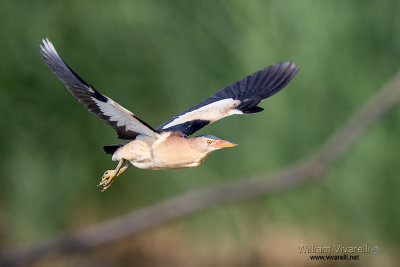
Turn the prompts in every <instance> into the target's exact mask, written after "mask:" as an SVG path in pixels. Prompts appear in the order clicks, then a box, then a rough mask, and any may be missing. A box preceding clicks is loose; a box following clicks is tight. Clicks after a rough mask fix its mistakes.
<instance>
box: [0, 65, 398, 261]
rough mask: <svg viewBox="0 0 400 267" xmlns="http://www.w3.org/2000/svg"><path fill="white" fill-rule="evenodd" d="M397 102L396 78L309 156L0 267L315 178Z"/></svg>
mask: <svg viewBox="0 0 400 267" xmlns="http://www.w3.org/2000/svg"><path fill="white" fill-rule="evenodd" d="M399 99H400V73H398V74H397V75H396V76H395V77H394V78H393V79H392V80H391V82H390V83H388V84H387V85H386V86H385V87H384V88H383V89H382V90H380V91H379V92H378V93H377V94H376V95H375V96H374V97H373V98H372V99H371V100H370V101H369V102H368V103H367V104H366V105H365V106H364V107H362V108H361V109H359V110H358V111H356V112H355V113H354V114H353V115H352V116H351V117H350V118H349V119H348V120H347V122H346V123H345V124H344V125H343V126H342V127H341V128H340V129H339V130H338V131H337V132H336V133H334V134H333V135H332V136H331V137H330V138H329V139H328V140H327V141H326V142H325V143H324V144H323V145H322V146H321V147H320V148H319V149H318V150H317V151H316V152H315V153H314V154H313V155H311V156H310V157H308V158H307V159H305V160H303V161H300V162H299V163H297V164H294V165H292V166H289V167H287V168H285V169H282V170H281V171H278V172H276V173H273V174H270V175H266V176H257V177H253V178H251V179H248V178H246V179H244V180H239V181H236V182H231V183H226V184H221V185H219V186H216V187H212V188H207V189H202V190H198V191H193V192H188V193H185V194H182V195H180V196H176V197H173V198H171V199H169V200H166V201H162V202H160V203H157V204H154V205H152V206H148V207H144V208H142V209H140V210H135V211H132V212H131V213H128V214H126V215H123V216H121V217H118V218H115V219H111V220H108V221H105V222H102V223H99V224H96V225H93V226H89V227H87V228H84V229H82V230H79V231H76V232H75V233H73V234H70V235H66V236H62V237H58V238H55V239H53V240H50V241H45V242H43V243H41V244H38V245H36V246H34V247H31V248H27V249H23V250H21V249H20V250H15V252H9V253H6V254H4V257H3V260H2V261H1V262H0V265H1V266H15V265H19V264H26V263H31V262H33V261H35V260H37V259H40V258H42V257H44V256H49V255H54V254H56V253H61V252H70V251H78V250H79V251H81V250H83V249H88V248H94V247H96V246H99V245H103V244H106V243H109V242H113V241H115V240H118V239H120V238H122V237H126V236H128V235H131V234H135V233H138V232H140V231H143V230H147V229H150V228H152V227H155V226H158V225H160V224H163V223H165V222H168V221H171V220H173V219H177V218H180V217H182V216H185V215H188V214H192V213H194V212H196V211H199V210H202V209H205V208H207V207H211V206H215V205H217V204H221V203H228V202H236V201H239V200H243V199H247V198H254V197H257V196H260V195H264V196H265V195H269V194H271V193H273V192H276V191H280V190H283V189H288V188H291V187H293V186H296V185H299V184H301V183H304V182H306V181H308V180H310V178H312V177H314V178H316V177H321V175H323V174H324V173H325V172H326V171H327V170H328V169H329V167H330V166H331V165H332V163H333V161H335V160H336V159H338V158H339V157H340V156H341V155H342V154H343V153H344V152H345V151H346V150H347V149H348V148H349V147H350V145H351V144H353V143H354V142H355V141H356V139H357V138H359V137H360V136H361V135H362V134H363V133H364V132H366V130H367V129H368V128H369V127H370V126H371V125H372V124H373V123H375V122H377V121H378V120H379V118H380V117H381V116H383V115H384V114H385V113H386V112H387V111H388V110H389V109H391V108H392V107H393V106H394V105H395V104H396V103H397V102H399Z"/></svg>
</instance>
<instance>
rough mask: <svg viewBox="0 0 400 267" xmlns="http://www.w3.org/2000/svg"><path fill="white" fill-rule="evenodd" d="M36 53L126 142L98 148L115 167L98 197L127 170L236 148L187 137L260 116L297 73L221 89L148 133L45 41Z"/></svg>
mask: <svg viewBox="0 0 400 267" xmlns="http://www.w3.org/2000/svg"><path fill="white" fill-rule="evenodd" d="M40 52H41V54H42V56H43V59H44V61H45V62H46V64H47V65H48V66H49V68H50V69H51V71H52V72H53V73H54V74H55V75H56V76H57V77H58V79H60V80H61V81H62V82H63V83H64V84H65V86H66V87H67V89H68V91H70V93H71V94H72V95H73V96H74V97H76V98H77V99H78V100H79V102H81V103H82V104H84V105H85V106H86V107H87V108H88V109H89V111H90V112H92V113H95V114H96V115H97V116H98V117H99V118H100V119H103V120H104V121H105V122H106V123H107V124H108V125H110V126H111V127H113V128H114V130H115V131H116V132H117V134H118V138H120V139H125V140H129V142H128V143H123V144H116V145H108V146H104V151H105V152H106V153H107V154H111V155H112V160H113V161H119V163H118V165H117V167H116V168H115V169H114V170H107V171H106V172H105V173H104V175H103V177H102V179H101V181H100V184H99V186H103V189H102V191H104V190H106V189H107V188H109V186H110V185H111V183H112V182H113V181H114V179H115V178H116V177H117V176H119V175H121V174H122V173H124V172H125V171H126V170H127V169H128V168H129V167H130V166H132V165H133V166H135V167H137V168H141V169H152V170H162V169H177V168H191V167H197V166H199V165H201V164H202V163H203V161H204V158H205V157H206V156H207V155H209V154H210V153H211V152H213V151H215V150H218V149H221V148H225V147H233V146H236V144H234V143H231V142H228V141H225V140H222V139H220V138H218V137H215V136H213V135H201V136H196V137H191V138H189V136H191V135H192V134H194V133H195V132H196V131H198V130H200V129H201V128H203V127H204V126H206V125H208V124H210V123H213V122H215V121H217V120H219V119H222V118H224V117H227V116H230V115H234V114H251V113H257V112H260V111H263V108H261V107H259V106H257V105H258V104H259V103H260V102H261V101H262V100H263V99H266V98H268V97H270V96H272V95H274V94H275V93H277V92H279V91H280V90H281V89H282V88H284V87H285V86H286V85H287V84H288V83H289V82H290V81H291V80H292V79H293V77H294V76H295V75H296V73H297V71H298V68H297V66H296V65H295V64H294V63H293V62H285V63H277V64H275V65H272V66H269V67H266V68H265V69H263V70H260V71H257V72H255V73H253V74H251V75H249V76H247V77H245V78H243V79H242V80H240V81H237V82H235V83H233V84H231V85H229V86H227V87H225V88H222V89H221V90H219V91H218V92H216V93H215V94H214V95H212V96H211V97H209V98H207V99H205V100H203V101H201V102H200V103H198V104H197V105H195V106H193V107H191V108H189V109H187V110H186V111H184V112H183V113H181V114H179V115H176V116H175V117H172V118H170V119H169V120H167V121H165V122H164V123H162V124H161V125H160V126H158V127H157V128H156V129H154V128H152V127H151V126H150V125H148V124H147V123H146V122H144V121H143V120H141V119H140V118H138V117H137V116H136V115H135V114H134V113H132V112H131V111H129V110H127V109H125V108H124V107H122V106H121V105H119V104H118V103H117V102H115V101H114V100H112V99H111V98H109V97H107V96H105V95H103V94H101V93H100V92H98V91H97V90H96V89H95V88H94V87H93V86H92V85H91V84H89V83H87V82H85V81H84V80H83V79H82V78H81V77H80V76H79V75H78V74H76V73H75V72H74V71H73V70H72V69H71V68H70V67H69V66H68V65H67V64H66V63H65V62H64V60H63V59H62V58H61V57H60V56H59V55H58V53H57V51H56V49H55V48H54V46H53V44H52V43H51V42H50V41H49V40H48V39H44V40H43V45H40ZM124 164H125V165H124Z"/></svg>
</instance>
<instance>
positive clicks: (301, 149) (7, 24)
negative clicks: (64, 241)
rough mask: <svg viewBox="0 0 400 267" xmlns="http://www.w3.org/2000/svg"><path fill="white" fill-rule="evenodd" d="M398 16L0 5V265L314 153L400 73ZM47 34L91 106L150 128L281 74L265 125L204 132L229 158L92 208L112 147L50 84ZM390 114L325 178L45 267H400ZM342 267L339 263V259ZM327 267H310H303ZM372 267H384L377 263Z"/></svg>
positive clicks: (100, 197)
mask: <svg viewBox="0 0 400 267" xmlns="http://www.w3.org/2000/svg"><path fill="white" fill-rule="evenodd" d="M399 10H400V2H399V1H368V2H365V1H355V0H354V1H344V0H339V1H317V0H307V1H296V0H290V1H256V0H251V1H238V0H234V1H145V0H141V1H127V0H126V1H119V0H118V1H75V0H72V1H39V0H38V1H11V0H5V1H1V2H0V36H1V42H0V50H1V51H2V56H1V59H0V114H1V116H0V125H1V139H0V149H1V161H0V181H1V186H0V250H5V249H10V248H14V247H17V246H20V245H28V244H35V243H37V242H39V241H40V240H43V239H46V238H49V237H51V236H53V235H56V234H59V233H64V232H69V231H74V230H75V229H80V228H81V227H84V226H87V225H91V224H94V223H96V222H100V221H103V220H106V219H108V218H112V217H114V216H117V215H121V214H124V213H126V212H128V211H130V210H133V209H137V208H139V207H143V206H146V205H149V204H151V203H156V202H158V201H161V200H164V199H167V198H169V197H171V196H174V195H178V194H180V193H182V192H186V191H189V190H195V189H197V188H204V187H207V186H213V185H215V184H219V183H221V182H228V181H234V180H237V179H246V178H247V177H251V176H253V175H260V174H267V173H270V172H273V171H276V170H279V169H280V168H282V167H284V166H287V165H289V164H291V163H293V162H295V161H296V160H299V159H302V158H303V157H305V156H307V155H309V154H311V153H312V152H313V151H315V149H316V148H317V147H318V146H319V145H320V144H321V143H322V142H323V141H324V140H325V139H326V138H327V137H328V136H330V135H331V134H332V133H333V132H334V130H335V129H337V128H338V127H340V126H341V125H342V124H343V123H344V121H345V120H346V118H347V117H348V116H349V115H350V114H352V112H353V111H355V110H357V108H359V107H361V106H362V105H363V104H364V103H365V102H367V101H368V99H370V98H371V97H372V96H373V95H374V94H375V93H376V92H377V91H378V90H379V88H381V87H382V86H383V85H384V84H385V83H386V82H387V81H388V80H389V79H390V78H391V77H392V76H393V75H394V74H395V73H396V72H397V71H398V70H399V67H400V16H399V15H398V12H399ZM45 37H48V38H49V39H50V40H51V41H52V42H53V43H54V45H55V47H56V48H57V50H58V52H59V53H60V55H61V56H62V57H63V58H64V60H65V61H66V62H68V63H69V65H70V66H71V67H72V68H73V69H74V70H75V71H76V72H77V73H78V74H80V75H81V76H82V77H83V78H84V79H85V80H87V81H88V82H89V83H91V84H93V85H94V87H95V88H97V89H98V90H99V91H100V92H102V93H104V94H105V95H107V96H109V97H111V98H113V99H114V100H116V101H118V102H119V103H120V104H121V105H123V106H124V107H126V108H128V109H131V110H133V111H134V112H135V113H136V114H137V115H138V116H139V117H140V118H142V119H143V120H145V121H146V122H148V123H149V124H150V125H152V126H153V127H156V126H158V125H159V124H161V123H162V122H163V121H164V120H166V119H168V118H169V117H171V116H173V115H176V114H178V113H180V112H182V111H183V110H184V109H186V108H188V107H190V106H192V105H193V104H195V103H197V102H199V101H200V100H203V99H204V98H206V97H208V96H210V95H212V94H213V93H214V92H215V91H216V90H218V89H219V88H222V87H224V86H226V85H228V84H230V83H232V82H233V81H236V80H239V79H240V78H242V77H244V76H246V75H248V74H250V73H253V72H254V71H256V70H259V69H262V68H264V67H266V66H267V65H271V64H274V63H276V62H279V61H287V60H293V61H294V62H295V63H296V64H297V65H298V66H299V68H300V71H299V73H298V75H297V76H296V78H295V79H294V80H293V81H292V82H291V83H290V84H289V86H287V88H286V89H284V90H283V91H282V92H280V93H279V94H277V95H275V96H274V97H272V98H271V99H268V100H267V101H265V102H263V103H262V107H264V108H265V111H264V112H262V113H259V114H256V115H252V116H232V117H229V118H226V119H224V120H223V121H220V122H218V123H215V124H212V125H210V126H208V127H206V128H203V129H202V130H201V131H200V132H199V134H213V135H216V136H218V137H220V138H223V139H226V140H230V141H232V142H235V143H239V146H238V147H236V148H233V149H225V150H222V151H218V152H216V153H214V154H212V155H211V156H209V157H208V158H207V159H206V161H205V163H204V165H203V166H201V167H198V168H193V169H185V170H168V171H146V170H140V169H136V168H131V169H130V170H129V171H128V172H127V173H126V174H124V175H123V176H121V177H120V178H118V179H117V181H116V182H115V183H114V184H113V185H112V186H111V188H110V189H109V190H107V191H106V192H104V193H101V192H100V190H99V188H98V187H96V186H95V185H96V184H97V183H98V182H99V180H100V178H101V175H102V174H103V172H104V171H105V170H107V169H113V168H114V167H115V165H116V164H115V162H111V160H110V157H109V155H105V154H104V152H103V150H102V146H103V145H106V144H112V143H115V142H118V140H117V137H116V134H115V132H114V131H113V130H112V128H110V127H108V126H106V125H105V124H104V122H102V121H101V120H99V119H97V117H96V116H95V115H93V114H89V113H88V112H87V110H86V108H85V107H84V106H82V105H81V104H80V103H78V101H76V100H75V99H74V98H73V97H72V96H71V95H70V93H69V92H68V91H67V90H66V89H65V88H64V86H63V84H62V83H61V82H60V81H58V80H57V78H56V77H55V76H54V75H53V74H52V73H51V72H50V71H49V69H48V68H47V66H46V65H45V64H44V62H43V60H42V59H41V56H40V53H39V43H40V42H41V39H42V38H45ZM399 120H400V107H396V108H395V109H393V110H392V111H390V112H389V113H388V114H387V116H385V117H384V118H383V119H382V120H380V121H379V123H377V124H376V125H375V126H374V127H373V128H371V129H370V131H368V133H367V134H366V135H364V136H363V137H362V138H361V139H359V140H358V141H357V142H356V143H355V145H354V146H352V148H351V149H350V151H348V152H347V153H346V154H345V155H344V156H343V157H342V158H341V159H340V160H339V161H337V162H336V163H335V165H334V166H333V169H332V171H331V172H329V174H328V175H326V176H325V177H323V179H322V180H321V181H318V182H314V183H309V184H306V185H303V186H300V187H297V188H293V189H290V190H288V191H285V192H281V193H279V194H275V195H273V196H269V197H262V198H257V199H254V200H250V201H246V202H242V203H239V204H232V205H223V206H218V207H216V208H212V209H209V210H206V211H202V212H200V213H197V214H195V215H192V216H189V217H186V218H183V219H181V220H178V221H176V222H174V223H169V224H167V225H166V226H162V227H159V228H158V229H156V230H152V231H147V232H146V233H144V234H140V235H138V236H134V237H131V238H128V239H127V240H125V241H124V242H119V243H117V244H114V245H110V246H108V247H107V252H104V248H99V250H95V251H90V253H89V252H88V253H86V252H82V253H81V254H80V253H75V254H73V255H69V256H68V257H66V258H63V257H62V256H60V257H58V258H56V259H52V260H51V261H50V262H46V261H43V262H41V264H43V265H45V266H46V264H47V265H48V266H70V265H71V266H84V265H85V266H102V264H103V265H104V266H107V265H108V266H110V265H113V266H129V265H134V264H141V266H165V265H169V266H171V265H172V266H265V265H268V264H270V265H273V266H285V265H289V264H290V265H292V266H294V265H304V266H306V265H308V264H310V263H311V261H310V260H309V259H308V256H307V255H304V254H299V253H298V248H297V245H299V244H314V245H330V244H334V243H338V242H339V243H341V244H344V245H354V246H360V245H364V244H369V245H378V246H379V248H380V250H381V252H380V253H379V254H376V255H361V259H360V261H359V262H341V264H356V265H358V264H359V265H360V266H361V265H362V266H376V264H379V265H380V266H390V265H391V266H395V265H397V266H399V264H400V256H399V254H398V250H399V249H400V227H399V225H400V210H399V208H398V204H399V203H400V194H399V187H400V179H399V178H400V177H399V171H398V166H399V147H400V138H399V136H400V124H399V123H398V122H399ZM337 263H340V262H337ZM324 264H332V262H331V263H329V262H315V263H314V265H324ZM382 264H383V265H382Z"/></svg>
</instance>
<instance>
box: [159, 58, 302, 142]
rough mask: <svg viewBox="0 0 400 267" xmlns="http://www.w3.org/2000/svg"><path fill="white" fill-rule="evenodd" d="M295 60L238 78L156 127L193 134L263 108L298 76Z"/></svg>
mask: <svg viewBox="0 0 400 267" xmlns="http://www.w3.org/2000/svg"><path fill="white" fill-rule="evenodd" d="M297 71H298V68H297V66H296V65H295V64H294V63H293V62H285V63H277V64H275V65H273V66H269V67H266V68H265V69H263V70H260V71H257V72H255V73H253V74H252V75H249V76H247V77H245V78H243V79H242V80H240V81H237V82H235V83H233V84H231V85H229V86H227V87H225V88H223V89H221V90H220V91H218V92H217V93H216V94H214V95H213V96H211V97H210V98H207V99H206V100H204V101H202V102H200V103H198V104H197V105H195V106H194V107H191V108H189V109H188V110H186V111H185V112H183V113H181V114H179V115H177V116H175V117H173V118H171V119H169V120H167V121H166V122H164V123H163V124H161V125H160V126H159V127H158V128H157V129H156V130H157V131H160V132H163V131H180V132H182V133H183V134H185V135H187V136H188V135H191V134H193V133H194V132H196V131H198V130H200V129H201V128H203V127H204V126H206V125H208V124H210V123H212V122H214V121H217V120H219V119H222V118H224V117H227V116H230V115H233V114H248V113H256V112H260V111H263V110H264V109H263V108H261V107H258V106H257V105H258V104H259V103H260V101H261V100H263V99H265V98H268V97H270V96H272V95H274V94H275V93H277V92H279V91H280V90H281V89H282V88H284V87H285V86H286V85H287V84H288V83H289V82H290V80H292V79H293V77H294V76H295V75H296V73H297Z"/></svg>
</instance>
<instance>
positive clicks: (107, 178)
mask: <svg viewBox="0 0 400 267" xmlns="http://www.w3.org/2000/svg"><path fill="white" fill-rule="evenodd" d="M124 162H125V160H124V159H121V160H120V161H119V163H118V165H117V167H116V168H115V170H107V171H106V172H105V173H104V175H103V177H102V178H101V181H100V183H99V185H98V186H103V189H102V190H101V191H102V192H103V191H104V190H106V189H107V188H109V187H110V185H111V184H112V183H113V182H114V179H115V178H116V177H117V176H119V175H121V174H123V173H124V172H125V171H126V170H127V169H128V168H129V167H130V166H131V164H130V163H129V162H128V164H126V165H125V166H124V167H123V168H122V165H123V164H124Z"/></svg>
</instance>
